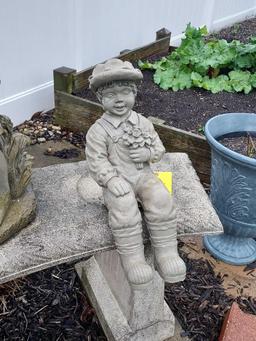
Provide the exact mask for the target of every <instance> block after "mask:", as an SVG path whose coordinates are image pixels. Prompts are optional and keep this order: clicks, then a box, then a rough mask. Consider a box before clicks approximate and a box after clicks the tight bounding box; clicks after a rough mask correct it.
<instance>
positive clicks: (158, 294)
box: [76, 246, 174, 341]
mask: <svg viewBox="0 0 256 341" xmlns="http://www.w3.org/2000/svg"><path fill="white" fill-rule="evenodd" d="M146 259H147V262H148V263H149V264H151V266H152V253H151V251H150V247H149V246H148V247H147V249H146ZM76 270H77V272H78V275H79V277H80V279H81V281H82V284H83V286H84V287H85V289H86V291H87V294H88V296H89V299H90V301H91V303H92V305H93V306H94V308H95V310H96V313H97V316H98V318H99V320H100V322H101V325H102V328H103V330H104V332H105V334H106V336H107V338H108V340H111V341H112V340H113V341H162V340H166V339H168V338H170V337H172V336H173V335H174V316H173V313H172V312H171V310H170V309H169V307H168V305H167V304H166V303H165V301H164V281H163V280H162V279H161V278H160V276H159V275H158V273H157V272H156V271H154V278H153V281H152V282H151V283H150V284H149V285H148V287H146V288H144V289H143V290H134V289H132V288H131V287H130V285H129V283H128V281H127V279H126V276H125V273H124V271H123V268H122V265H121V261H120V257H119V254H118V253H117V251H116V250H113V251H106V252H102V253H99V254H97V255H95V256H93V257H91V258H89V259H88V260H87V261H84V262H80V263H78V264H76Z"/></svg>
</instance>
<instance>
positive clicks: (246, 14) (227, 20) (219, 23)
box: [210, 6, 256, 32]
mask: <svg viewBox="0 0 256 341" xmlns="http://www.w3.org/2000/svg"><path fill="white" fill-rule="evenodd" d="M255 14H256V6H254V7H251V8H248V9H247V10H245V11H241V12H238V13H235V14H232V15H228V16H226V17H224V18H220V19H218V20H214V21H213V22H212V25H211V27H210V31H211V32H213V31H218V30H220V29H222V28H224V27H227V26H229V25H232V24H234V23H236V22H240V21H243V20H245V19H247V18H250V17H252V16H254V15H255Z"/></svg>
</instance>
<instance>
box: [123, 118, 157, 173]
mask: <svg viewBox="0 0 256 341" xmlns="http://www.w3.org/2000/svg"><path fill="white" fill-rule="evenodd" d="M122 129H123V131H124V135H123V136H122V140H123V143H124V145H126V146H128V147H129V148H130V149H137V148H140V147H147V148H150V147H152V146H153V145H154V144H155V137H154V136H152V134H150V133H149V132H148V131H143V130H141V128H139V127H137V126H135V127H133V126H131V125H129V124H128V123H127V122H125V123H123V124H122ZM136 168H137V169H142V168H143V163H142V162H138V163H137V164H136Z"/></svg>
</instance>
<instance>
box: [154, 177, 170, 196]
mask: <svg viewBox="0 0 256 341" xmlns="http://www.w3.org/2000/svg"><path fill="white" fill-rule="evenodd" d="M155 175H156V176H157V177H158V178H159V179H160V180H161V181H162V183H163V184H164V185H165V187H166V188H167V189H168V191H169V192H170V193H171V194H172V172H155Z"/></svg>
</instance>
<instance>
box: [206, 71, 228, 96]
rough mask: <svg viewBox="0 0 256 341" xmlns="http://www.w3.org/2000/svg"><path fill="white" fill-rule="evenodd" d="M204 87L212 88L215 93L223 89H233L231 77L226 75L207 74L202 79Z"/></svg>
mask: <svg viewBox="0 0 256 341" xmlns="http://www.w3.org/2000/svg"><path fill="white" fill-rule="evenodd" d="M202 87H203V88H204V89H206V90H210V91H211V92H212V93H214V94H216V93H218V92H221V91H223V90H224V91H228V92H231V91H232V87H231V85H230V81H229V78H228V76H226V75H220V76H218V77H216V78H209V77H208V76H205V77H204V78H203V81H202Z"/></svg>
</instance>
